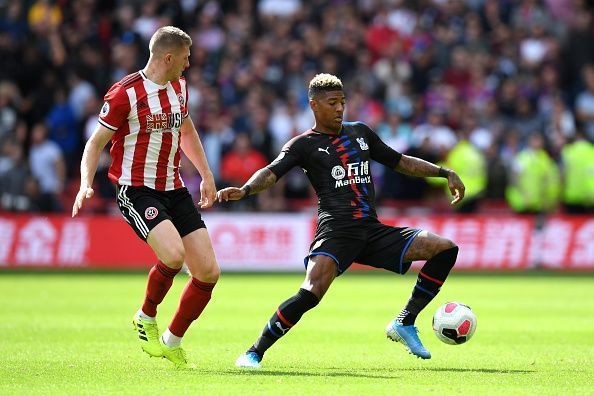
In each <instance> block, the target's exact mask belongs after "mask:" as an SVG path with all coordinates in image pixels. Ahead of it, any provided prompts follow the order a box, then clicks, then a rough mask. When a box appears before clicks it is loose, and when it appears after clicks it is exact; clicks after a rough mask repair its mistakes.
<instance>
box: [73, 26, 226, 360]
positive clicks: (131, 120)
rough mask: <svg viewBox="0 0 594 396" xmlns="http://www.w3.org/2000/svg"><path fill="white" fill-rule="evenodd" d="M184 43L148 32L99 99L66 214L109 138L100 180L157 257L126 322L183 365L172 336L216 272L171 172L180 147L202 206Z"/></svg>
mask: <svg viewBox="0 0 594 396" xmlns="http://www.w3.org/2000/svg"><path fill="white" fill-rule="evenodd" d="M191 45H192V39H191V38H190V36H188V34H186V33H185V32H183V31H182V30H180V29H178V28H175V27H173V26H165V27H162V28H160V29H159V30H157V31H156V32H155V34H154V35H153V36H152V38H151V40H150V43H149V49H150V59H149V61H148V63H147V65H146V67H145V68H144V69H143V70H140V71H138V72H136V73H132V74H130V75H128V76H126V77H124V78H123V79H122V80H121V81H119V82H117V83H116V84H114V85H113V86H112V87H111V88H110V90H109V91H108V92H107V94H106V95H105V103H104V104H103V107H102V108H101V112H100V114H99V123H98V125H97V127H96V129H95V131H94V133H93V135H92V136H91V138H90V139H89V141H88V142H87V144H86V146H85V150H84V154H83V158H82V161H81V167H80V173H81V182H80V190H79V192H78V194H77V196H76V201H75V202H74V205H73V208H72V216H73V217H74V216H76V215H77V213H78V212H79V211H80V208H81V207H82V205H83V202H84V200H85V199H88V198H91V197H92V196H93V193H94V192H93V188H92V184H93V178H94V176H95V172H96V170H97V163H98V160H99V154H100V153H101V151H102V150H103V148H104V147H105V145H106V144H107V142H108V141H109V140H111V150H110V153H111V158H112V164H111V167H110V169H109V179H110V180H111V181H113V182H114V183H115V184H116V185H117V190H118V194H117V202H118V205H119V208H120V210H121V212H122V214H123V216H124V219H125V220H126V221H127V222H128V223H129V224H130V226H131V227H132V229H133V230H134V231H135V232H136V234H137V235H138V236H139V237H140V238H141V239H143V240H144V241H146V242H147V243H148V244H149V246H150V247H151V248H152V249H153V251H154V252H155V254H156V255H157V257H158V259H159V261H158V262H157V264H156V265H155V266H154V267H153V268H152V269H151V270H150V272H149V276H148V284H147V288H146V296H145V299H144V302H143V304H142V307H141V308H140V309H139V310H138V312H137V313H136V314H135V315H134V317H133V324H134V328H135V330H136V332H137V334H138V339H139V341H140V344H141V347H142V349H143V350H144V351H145V352H146V353H148V354H149V355H151V356H163V357H165V358H167V359H168V360H170V361H172V362H173V363H174V364H175V365H176V366H177V367H187V365H188V362H187V357H186V353H185V351H184V350H183V349H182V347H181V344H180V343H181V339H182V337H183V336H184V334H185V332H186V330H187V329H188V327H189V326H190V324H191V323H192V322H193V321H194V320H196V319H197V318H198V317H199V316H200V314H201V313H202V311H203V310H204V308H205V307H206V305H207V304H208V302H209V300H210V297H211V292H212V289H213V288H214V286H215V284H216V282H217V280H218V277H219V273H220V270H219V267H218V264H217V262H216V259H215V255H214V252H213V249H212V245H211V242H210V238H209V236H208V233H207V230H206V227H205V225H204V222H203V221H202V218H201V216H200V214H199V213H198V210H197V209H196V207H195V205H194V202H193V200H192V197H191V195H190V194H189V192H188V190H187V188H186V187H185V186H184V183H183V180H182V179H181V177H180V174H179V166H180V165H179V164H180V149H181V150H183V151H184V154H185V155H186V156H187V157H188V158H189V159H190V161H191V162H192V164H193V165H194V166H195V167H196V169H198V172H200V175H201V176H202V183H201V185H200V195H201V196H200V201H199V202H198V204H199V205H200V207H201V208H208V207H210V206H212V204H213V203H214V202H215V199H216V187H215V183H214V178H213V175H212V172H211V170H210V168H209V166H208V163H207V161H206V157H205V154H204V150H203V148H202V144H201V142H200V138H199V137H198V133H197V131H196V128H195V127H194V124H193V123H192V120H191V118H190V117H189V115H188V89H187V85H186V80H185V79H184V77H183V76H182V73H183V71H184V70H185V69H187V68H188V66H189V57H190V46H191ZM184 262H185V263H186V265H187V266H188V269H189V271H190V274H191V276H192V277H191V278H190V280H189V281H188V283H187V285H186V287H185V289H184V291H183V293H182V296H181V300H180V303H179V307H178V309H177V312H176V313H175V315H174V317H173V319H172V320H171V322H170V324H169V327H168V328H167V329H166V330H165V332H164V333H163V334H162V335H161V337H159V330H158V327H157V322H156V315H157V305H158V304H159V303H161V301H163V298H164V297H165V295H166V294H167V291H168V290H169V288H170V287H171V285H172V283H173V278H174V277H175V275H176V274H177V273H178V272H179V271H180V269H181V267H182V265H183V264H184Z"/></svg>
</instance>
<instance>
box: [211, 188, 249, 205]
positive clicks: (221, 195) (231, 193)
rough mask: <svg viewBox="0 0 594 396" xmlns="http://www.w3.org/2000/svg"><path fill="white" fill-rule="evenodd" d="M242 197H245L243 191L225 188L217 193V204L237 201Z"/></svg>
mask: <svg viewBox="0 0 594 396" xmlns="http://www.w3.org/2000/svg"><path fill="white" fill-rule="evenodd" d="M243 197H245V190H243V189H241V188H237V187H227V188H223V189H222V190H219V192H217V199H218V200H219V202H223V201H225V202H227V201H229V200H231V201H238V200H240V199H241V198H243Z"/></svg>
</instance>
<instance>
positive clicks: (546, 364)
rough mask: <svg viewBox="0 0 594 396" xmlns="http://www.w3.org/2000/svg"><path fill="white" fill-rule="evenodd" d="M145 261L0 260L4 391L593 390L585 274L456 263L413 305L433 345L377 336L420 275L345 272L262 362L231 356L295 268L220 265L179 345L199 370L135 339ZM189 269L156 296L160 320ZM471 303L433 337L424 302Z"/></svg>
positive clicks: (290, 288)
mask: <svg viewBox="0 0 594 396" xmlns="http://www.w3.org/2000/svg"><path fill="white" fill-rule="evenodd" d="M145 279H146V274H144V273H132V274H130V273H124V274H117V273H108V274H89V273H75V274H64V273H62V274H47V273H10V272H0V297H1V298H0V301H1V302H0V394H1V395H26V394H42V395H54V394H55V395H74V394H76V395H78V394H96V395H106V394H117V395H119V394H131V395H139V394H140V395H144V394H148V395H153V394H154V395H157V394H158V395H168V394H169V395H182V394H192V395H205V394H209V395H219V394H229V395H246V396H247V395H252V394H270V395H273V394H274V395H278V394H285V395H292V394H300V395H308V394H315V395H316V396H318V395H326V394H332V395H336V394H357V395H362V394H366V395H377V394H399V395H411V394H414V395H417V394H433V395H444V394H456V395H475V394H479V395H483V394H493V395H498V394H505V395H535V394H538V395H559V394H563V395H567V394H573V395H585V394H594V277H593V276H592V274H582V275H578V274H575V275H570V276H559V275H550V274H540V275H539V274H536V275H535V274H532V275H496V274H483V275H466V274H456V273H455V274H452V276H451V277H450V278H449V279H448V281H447V282H446V284H445V285H444V287H443V289H442V292H441V293H440V294H439V295H438V296H437V298H436V299H435V300H434V301H433V302H432V303H431V305H429V307H428V308H427V309H426V310H425V311H424V312H423V313H422V314H421V315H420V316H419V319H418V320H417V325H418V326H419V328H420V331H421V333H420V334H421V339H422V340H423V341H424V343H425V345H426V346H427V348H428V349H429V350H430V351H431V352H432V354H433V358H432V359H431V360H428V361H422V360H419V359H416V358H414V357H413V356H412V355H409V354H408V353H406V352H405V350H404V348H403V347H402V346H401V345H400V344H397V343H393V342H389V341H388V340H387V339H386V336H385V333H384V328H385V325H386V324H387V323H388V322H389V321H390V320H391V319H392V318H393V317H394V316H395V315H396V314H397V313H398V311H399V310H400V308H401V307H402V305H403V304H404V302H405V301H406V299H407V298H408V296H409V293H410V291H411V288H412V286H413V284H414V282H415V276H414V275H413V274H411V275H407V276H404V277H401V276H396V275H391V274H388V273H381V274H379V273H376V274H363V273H347V274H346V275H344V276H342V277H340V278H339V279H337V280H336V281H335V283H334V285H333V286H332V288H331V289H330V291H329V293H328V294H327V296H326V298H325V299H324V300H323V301H322V303H321V304H320V305H319V306H318V307H317V308H316V309H314V310H313V311H311V312H309V313H308V314H306V315H305V316H304V317H303V319H302V320H301V322H300V323H299V324H298V325H297V326H296V327H295V328H294V329H293V330H292V331H291V332H290V333H289V334H288V335H287V336H286V337H284V338H283V339H282V340H281V341H280V342H278V343H277V344H276V345H275V346H274V347H273V348H272V349H270V350H269V352H268V353H267V355H266V357H265V359H264V361H263V368H262V370H260V371H240V370H239V369H237V368H235V367H234V361H235V358H236V357H237V356H238V355H239V354H240V353H241V352H243V351H244V350H245V349H246V348H247V347H249V346H250V345H251V343H252V342H253V341H254V340H255V338H256V337H257V336H258V335H259V334H260V331H261V330H262V328H263V326H264V324H265V321H266V320H267V319H268V318H269V316H270V315H271V313H272V312H273V310H274V309H276V307H277V305H278V304H279V303H280V302H282V301H283V300H284V299H286V298H287V297H289V296H291V295H293V294H294V293H295V292H296V291H297V289H298V287H299V284H300V282H301V279H302V275H301V274H288V275H268V274H243V275H242V274H224V275H223V276H222V277H221V280H220V282H219V284H218V285H217V287H216V289H215V292H214V297H213V300H212V301H211V304H210V305H209V306H208V307H207V309H206V311H205V313H204V315H203V316H202V317H201V318H200V319H199V320H198V322H197V323H195V324H194V325H193V327H191V328H190V330H189V332H188V333H187V335H186V338H185V339H184V346H185V348H186V349H187V351H188V355H189V357H190V359H191V360H192V361H193V362H195V363H196V364H197V366H198V368H197V369H195V370H184V371H178V370H174V369H173V368H172V365H171V364H170V363H169V362H167V361H165V360H164V359H156V358H152V359H151V358H149V357H148V356H147V355H145V354H144V353H142V352H141V350H140V347H139V346H138V345H137V343H136V339H135V335H134V333H133V332H132V330H131V324H130V320H131V317H132V314H133V313H134V312H135V311H136V309H137V308H138V306H139V303H140V300H141V297H142V295H143V293H144V287H145ZM184 283H185V281H184V279H183V277H182V276H179V277H178V278H177V279H176V282H175V284H174V286H173V288H172V290H171V291H170V293H169V295H168V296H167V298H166V299H165V302H164V303H163V304H162V306H161V307H160V310H159V318H160V321H159V323H160V326H161V329H162V330H163V329H165V327H166V326H167V324H168V322H169V319H170V317H171V315H172V313H173V312H174V310H175V308H176V305H177V300H178V298H179V294H180V291H181V289H182V287H183V285H184ZM451 300H454V301H462V302H465V303H467V304H468V305H470V306H471V307H472V308H473V310H474V311H475V312H476V313H477V315H478V329H477V332H476V334H475V335H474V338H473V339H472V340H471V341H470V342H469V343H467V344H464V345H460V346H450V345H446V344H443V343H441V342H440V341H439V340H438V339H437V338H436V337H435V335H434V334H433V332H432V330H431V316H432V314H433V312H434V311H435V309H436V308H437V306H438V305H439V304H442V303H444V302H446V301H451Z"/></svg>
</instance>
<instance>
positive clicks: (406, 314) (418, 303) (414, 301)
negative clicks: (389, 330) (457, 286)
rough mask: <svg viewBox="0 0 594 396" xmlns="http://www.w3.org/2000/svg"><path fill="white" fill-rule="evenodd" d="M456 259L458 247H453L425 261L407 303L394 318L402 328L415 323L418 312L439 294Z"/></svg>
mask: <svg viewBox="0 0 594 396" xmlns="http://www.w3.org/2000/svg"><path fill="white" fill-rule="evenodd" d="M457 257H458V247H457V246H455V247H453V248H450V249H447V250H444V251H443V252H440V253H438V254H436V255H435V256H433V257H432V258H430V259H429V260H427V262H426V263H425V265H424V266H423V268H421V270H420V271H419V277H418V278H417V284H416V285H415V288H414V289H413V292H412V295H411V297H410V299H409V300H408V303H407V304H406V306H405V307H404V309H403V310H402V311H401V312H400V314H399V315H398V317H397V318H396V321H397V322H398V323H400V324H401V325H404V326H408V325H412V324H414V323H415V319H416V318H417V315H418V314H419V312H421V310H422V309H423V308H425V307H426V306H427V304H429V302H430V301H431V300H433V298H434V297H435V296H436V295H437V293H439V289H441V285H443V282H444V281H445V280H446V278H447V277H448V274H449V273H450V270H451V269H452V268H453V267H454V264H455V263H456V258H457Z"/></svg>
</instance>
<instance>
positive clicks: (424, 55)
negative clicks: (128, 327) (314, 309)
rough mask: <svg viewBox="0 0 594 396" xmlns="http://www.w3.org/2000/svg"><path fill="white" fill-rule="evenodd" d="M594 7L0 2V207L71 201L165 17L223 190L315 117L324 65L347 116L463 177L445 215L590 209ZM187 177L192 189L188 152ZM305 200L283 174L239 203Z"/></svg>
mask: <svg viewBox="0 0 594 396" xmlns="http://www.w3.org/2000/svg"><path fill="white" fill-rule="evenodd" d="M592 3H593V2H592V1H586V0H543V1H537V0H465V1H462V0H419V1H412V0H410V1H408V0H352V1H347V0H311V1H306V0H235V1H232V0H221V1H212V0H210V1H205V0H179V1H169V0H142V1H140V0H139V1H133V0H101V1H99V0H53V1H52V0H0V59H1V60H0V207H1V208H3V210H9V211H54V212H59V211H68V210H69V208H70V207H71V204H72V199H73V197H74V194H75V193H76V190H77V189H78V182H79V179H78V172H79V169H78V167H79V163H80V158H81V155H82V149H83V147H84V143H85V141H86V139H88V137H89V136H90V134H91V133H92V131H93V129H94V127H95V124H96V121H97V114H98V111H99V109H100V107H101V104H102V101H103V95H104V93H105V92H106V91H107V89H108V88H109V87H110V86H111V85H112V84H113V83H114V82H116V81H118V80H119V79H121V78H122V77H124V76H125V75H127V74H129V73H132V72H135V71H137V70H139V69H141V68H142V67H144V65H145V63H146V61H147V59H148V40H149V38H150V37H151V35H152V34H153V32H154V31H155V30H156V29H157V28H159V27H160V26H164V25H175V26H178V27H180V28H182V29H184V30H185V31H186V32H188V33H189V34H190V36H191V37H192V39H193V42H194V44H193V46H192V48H191V60H190V68H189V69H188V70H187V71H186V78H187V80H188V82H189V106H190V112H191V115H192V118H193V120H194V122H195V124H196V126H197V128H198V129H199V131H200V134H201V139H202V142H203V145H204V147H205V150H206V154H207V157H208V160H209V163H210V166H211V168H212V170H213V173H214V175H215V178H216V180H217V185H218V186H219V187H222V186H226V185H241V184H242V183H244V182H245V181H246V180H247V178H248V177H249V176H250V175H251V174H252V172H253V171H255V170H257V169H259V168H260V167H262V166H264V165H266V164H267V163H268V162H269V161H270V160H272V159H274V157H275V156H276V155H277V153H278V151H279V150H280V148H281V147H282V145H283V144H284V143H285V142H286V141H287V140H288V139H290V138H291V137H292V136H295V135H297V134H299V133H302V132H304V131H305V130H307V129H309V128H310V127H311V126H312V125H313V117H312V114H311V111H310V109H309V104H308V99H307V84H308V82H309V80H310V79H311V78H312V77H313V76H314V75H315V74H317V73H320V72H326V73H332V74H336V75H337V76H339V77H340V78H341V79H342V81H343V83H344V84H345V91H346V93H347V111H346V117H345V118H346V119H347V120H349V121H353V120H361V121H364V122H366V123H367V124H368V125H370V126H371V127H372V128H373V129H374V130H375V131H376V132H377V133H378V134H379V136H380V137H381V138H382V139H383V140H384V141H385V142H386V143H387V144H388V145H390V146H391V147H393V148H394V149H396V150H398V151H400V152H403V153H406V154H410V155H414V156H418V157H420V158H424V159H426V160H429V161H432V162H436V163H440V164H443V165H445V166H449V167H452V168H454V169H455V170H456V171H457V172H458V173H459V174H460V176H461V177H462V179H463V180H464V181H465V183H466V184H467V192H466V194H467V199H466V200H465V204H464V205H462V206H461V207H460V208H458V210H460V211H466V212H472V211H476V210H481V208H482V207H484V203H485V202H507V204H506V205H508V207H509V208H511V209H512V210H514V211H516V212H528V213H533V212H535V213H539V212H549V211H555V210H563V211H567V212H587V211H590V212H591V211H592V208H594V168H593V167H594V146H593V144H592V142H594V18H593V15H594V13H593V4H592ZM109 162H110V159H109V155H108V153H107V152H106V153H104V156H103V158H102V159H101V161H100V165H99V171H98V175H97V176H96V177H95V190H96V192H97V194H96V198H95V199H94V200H91V201H89V203H91V202H93V201H94V202H95V204H94V206H93V205H90V206H89V207H88V208H86V209H87V210H90V211H97V212H100V211H106V210H110V209H109V208H112V209H113V205H115V202H114V200H113V199H112V198H113V196H114V188H113V186H112V185H111V184H110V183H109V182H108V181H107V178H106V173H107V168H108V167H109ZM373 173H374V176H375V180H376V186H377V195H378V201H379V203H380V205H387V206H389V205H394V206H398V205H399V204H400V203H402V202H405V203H411V202H414V203H415V205H427V206H428V207H429V208H440V205H441V203H440V202H441V201H440V200H439V198H436V197H443V196H444V194H443V186H441V185H439V179H427V180H424V179H413V178H409V177H407V176H403V175H400V174H396V173H393V172H390V171H386V170H385V169H383V168H381V167H380V166H378V167H376V168H374V169H373ZM182 175H183V178H184V180H185V183H186V185H187V186H188V188H189V189H190V191H191V192H192V193H193V194H198V188H199V183H200V177H199V175H198V174H197V173H196V171H195V170H194V169H193V167H192V166H191V165H189V163H188V162H187V161H184V162H182ZM312 197H313V192H312V191H311V188H310V187H309V185H308V182H307V179H306V178H305V177H304V175H303V173H302V172H301V171H300V170H294V171H293V172H292V173H289V174H288V175H287V176H286V177H284V178H283V179H281V182H279V183H278V184H277V185H276V186H275V187H274V188H272V189H271V190H269V191H267V192H266V193H263V194H260V195H259V196H258V197H257V198H253V199H252V200H246V201H245V202H242V203H241V204H240V205H237V206H236V207H239V208H241V209H253V210H297V209H299V208H301V207H303V206H306V207H311V204H312ZM314 204H315V202H314ZM223 209H225V206H223Z"/></svg>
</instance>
